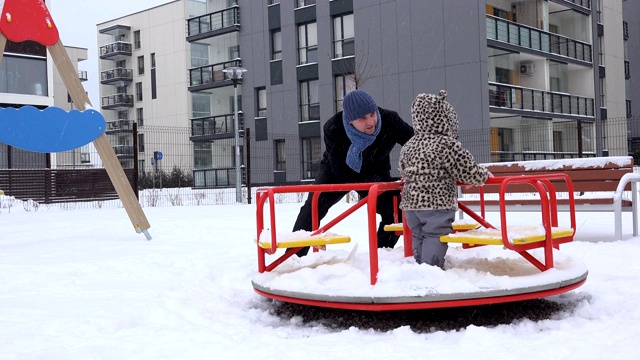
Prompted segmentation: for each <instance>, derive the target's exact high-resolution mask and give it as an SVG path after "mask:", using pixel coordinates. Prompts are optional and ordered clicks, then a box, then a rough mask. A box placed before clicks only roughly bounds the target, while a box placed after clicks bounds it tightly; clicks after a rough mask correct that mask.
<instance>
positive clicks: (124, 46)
mask: <svg viewBox="0 0 640 360" xmlns="http://www.w3.org/2000/svg"><path fill="white" fill-rule="evenodd" d="M116 55H125V56H131V43H130V42H125V41H116V42H114V43H111V44H107V45H104V46H100V58H101V59H106V58H109V57H111V56H116Z"/></svg>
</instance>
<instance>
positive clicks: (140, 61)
mask: <svg viewBox="0 0 640 360" xmlns="http://www.w3.org/2000/svg"><path fill="white" fill-rule="evenodd" d="M138 75H144V56H138Z"/></svg>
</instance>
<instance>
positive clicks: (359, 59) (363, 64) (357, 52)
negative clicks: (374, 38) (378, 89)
mask: <svg viewBox="0 0 640 360" xmlns="http://www.w3.org/2000/svg"><path fill="white" fill-rule="evenodd" d="M376 69H377V66H375V65H374V64H371V63H370V62H369V42H368V41H365V40H361V41H360V46H355V43H354V57H353V61H343V62H340V63H339V65H338V71H339V72H340V73H341V74H342V75H344V76H345V77H346V78H347V79H348V80H350V81H352V82H353V83H354V84H355V87H356V89H359V88H361V87H362V86H363V85H364V83H365V82H366V81H367V80H368V79H369V78H371V76H372V75H373V73H374V70H376Z"/></svg>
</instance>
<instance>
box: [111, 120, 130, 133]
mask: <svg viewBox="0 0 640 360" xmlns="http://www.w3.org/2000/svg"><path fill="white" fill-rule="evenodd" d="M131 130H133V121H132V120H115V121H108V122H107V130H106V131H105V132H106V133H107V134H111V133H116V132H122V131H126V132H128V131H131Z"/></svg>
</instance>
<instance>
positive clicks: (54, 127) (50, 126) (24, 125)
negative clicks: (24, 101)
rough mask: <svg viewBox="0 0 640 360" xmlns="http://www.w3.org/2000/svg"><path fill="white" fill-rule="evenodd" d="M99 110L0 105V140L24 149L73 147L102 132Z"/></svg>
mask: <svg viewBox="0 0 640 360" xmlns="http://www.w3.org/2000/svg"><path fill="white" fill-rule="evenodd" d="M105 128H106V124H105V121H104V117H103V116H102V114H100V112H98V111H96V110H93V109H89V110H85V111H78V110H71V111H69V112H67V111H65V110H62V109H60V108H57V107H49V108H46V109H44V110H38V109H37V108H35V107H33V106H23V107H21V108H18V109H16V108H0V141H2V142H4V143H6V144H7V145H11V146H14V147H17V148H20V149H23V150H27V151H35V152H43V153H51V152H61V151H68V150H73V149H77V148H79V147H81V146H82V145H86V144H88V143H90V142H92V141H93V140H95V139H96V138H97V137H98V136H100V135H102V133H104V130H105Z"/></svg>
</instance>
